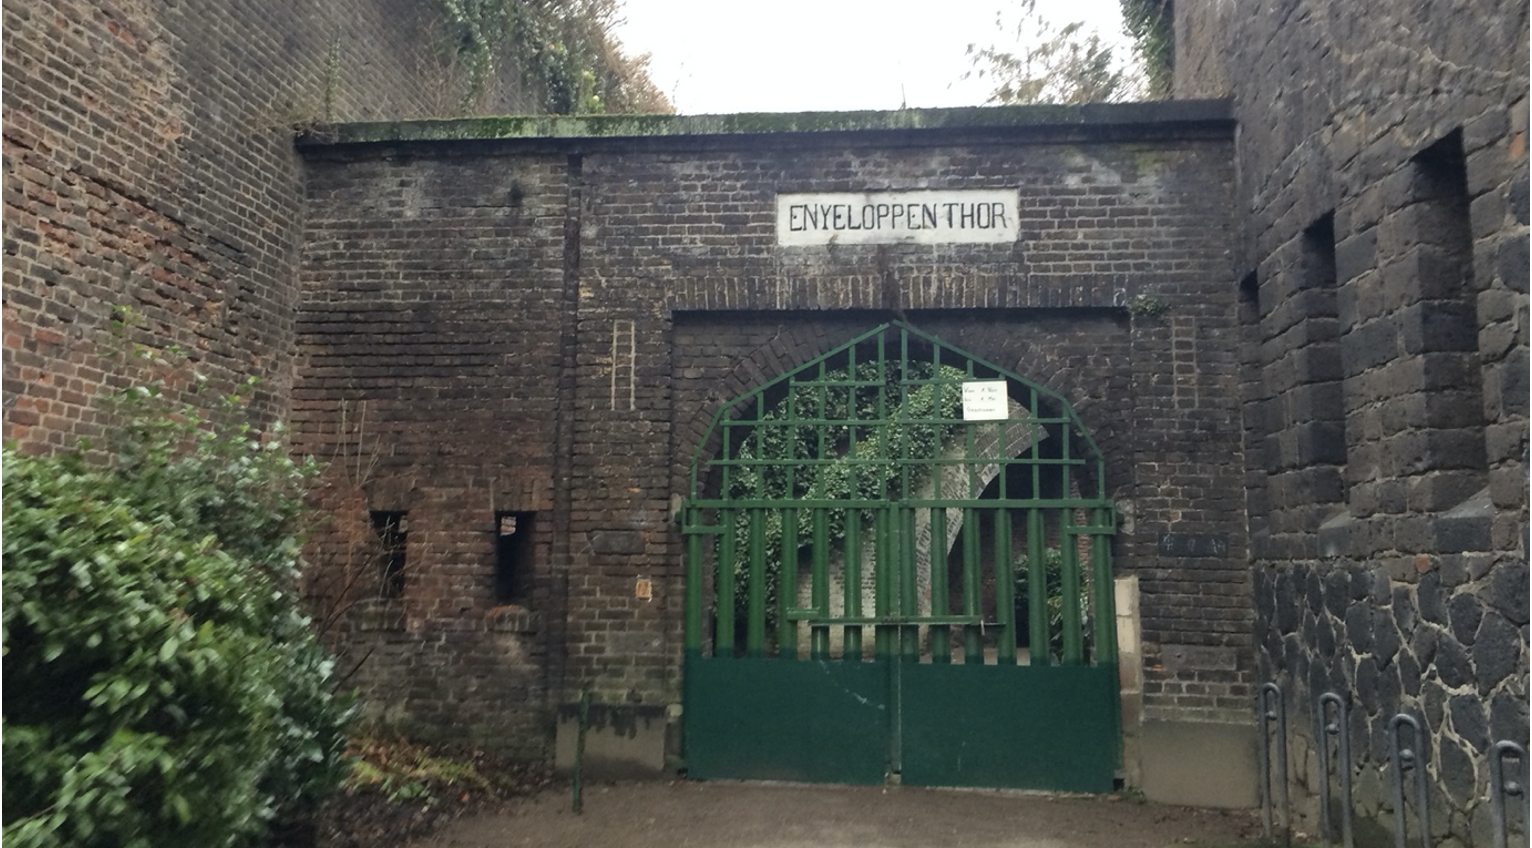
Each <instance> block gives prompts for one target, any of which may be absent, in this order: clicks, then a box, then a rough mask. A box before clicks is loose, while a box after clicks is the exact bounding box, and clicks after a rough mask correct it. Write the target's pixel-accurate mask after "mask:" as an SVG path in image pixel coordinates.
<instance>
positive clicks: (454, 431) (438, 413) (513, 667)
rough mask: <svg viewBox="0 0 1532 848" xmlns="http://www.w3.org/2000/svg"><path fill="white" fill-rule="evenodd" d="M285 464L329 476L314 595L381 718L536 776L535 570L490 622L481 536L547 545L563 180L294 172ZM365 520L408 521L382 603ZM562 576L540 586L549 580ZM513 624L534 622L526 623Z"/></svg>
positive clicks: (562, 160)
mask: <svg viewBox="0 0 1532 848" xmlns="http://www.w3.org/2000/svg"><path fill="white" fill-rule="evenodd" d="M308 171H309V180H308V191H307V198H308V207H309V208H308V215H307V222H306V229H305V234H304V239H303V241H304V248H303V257H302V262H303V292H302V302H301V309H300V312H299V320H298V331H297V334H298V339H297V359H298V362H297V369H298V374H299V377H298V380H297V384H296V385H295V387H294V389H293V396H292V415H291V418H292V422H293V432H294V446H295V448H296V449H298V450H300V451H302V452H305V453H309V454H312V455H314V456H316V457H318V458H319V459H321V460H322V461H324V462H326V463H328V474H327V477H326V480H325V484H326V485H325V487H324V490H323V492H322V496H321V505H322V507H323V511H324V512H325V513H326V514H329V515H331V516H333V517H332V519H331V520H330V521H329V523H328V524H327V525H325V526H324V527H322V528H320V530H319V532H317V533H316V534H315V545H314V548H313V551H312V553H313V557H312V558H313V560H314V561H315V563H316V569H315V572H314V580H315V585H314V587H313V588H314V590H315V593H316V594H317V595H319V596H321V597H322V598H323V601H322V606H324V607H325V608H327V609H330V610H332V611H334V612H336V613H337V614H338V622H337V632H336V633H334V634H333V635H334V636H335V637H336V638H337V640H338V644H339V645H341V646H342V647H343V648H344V658H345V661H346V665H347V666H348V667H349V666H356V672H355V677H354V678H353V679H354V680H355V681H356V682H357V684H358V685H359V686H361V688H362V689H363V691H364V692H366V693H368V694H369V695H371V696H372V697H370V698H369V699H368V702H369V706H370V708H372V709H374V710H375V711H376V712H377V714H378V715H380V716H382V717H386V718H390V719H393V720H395V721H397V722H398V723H400V724H406V723H407V724H408V725H409V726H410V727H412V728H414V729H416V730H417V731H419V732H422V733H424V734H427V735H429V734H431V733H432V732H433V731H434V732H435V733H436V734H437V735H440V734H442V733H443V732H446V731H449V730H450V732H451V733H452V734H454V735H457V736H460V737H462V736H469V737H476V738H480V739H484V740H491V739H494V740H497V741H498V744H499V745H500V746H501V747H505V748H510V749H515V748H516V747H517V746H518V745H521V746H525V747H524V748H523V750H524V752H525V753H526V754H528V755H529V756H532V757H540V756H542V754H543V749H542V744H543V743H542V738H543V737H544V736H545V735H546V733H545V731H546V728H544V727H542V726H540V725H538V724H537V723H538V722H540V721H541V720H542V716H541V715H540V714H539V713H538V712H537V710H536V709H532V710H528V709H526V708H525V707H526V705H528V704H532V705H541V704H542V703H543V702H544V701H545V698H544V697H543V692H544V690H545V686H546V682H545V679H544V674H545V662H544V659H543V658H544V656H545V652H546V645H547V641H548V638H549V636H550V634H551V633H554V634H556V633H561V632H562V630H561V622H560V619H559V617H558V616H557V615H556V614H555V615H550V614H549V611H550V609H552V608H553V607H552V604H553V603H554V600H555V596H561V593H562V592H563V591H564V588H565V587H564V585H563V583H562V582H555V576H554V574H553V572H551V571H548V570H546V569H540V570H539V571H538V572H537V574H536V582H535V584H534V586H533V592H532V595H531V597H530V599H529V600H528V601H527V602H526V603H525V604H523V605H521V606H520V607H518V608H516V609H508V608H506V607H505V606H504V605H502V604H499V603H498V602H497V600H496V593H495V584H494V550H495V539H496V525H495V515H496V513H498V512H515V513H526V512H531V513H536V514H537V516H538V519H539V520H537V521H536V522H534V526H533V530H532V532H533V533H534V534H535V535H536V538H535V540H534V550H535V560H536V561H538V562H540V563H547V562H548V561H549V558H550V553H551V551H552V549H553V544H554V541H553V540H554V539H555V538H557V537H558V529H557V528H556V527H555V525H554V524H553V523H552V522H551V510H552V509H553V505H554V503H555V500H556V499H557V497H558V494H557V492H558V490H559V489H561V488H564V487H567V483H565V482H563V481H565V480H567V474H564V473H560V472H559V470H558V466H557V464H556V462H555V460H554V456H555V445H556V444H557V440H558V438H559V436H558V432H557V428H558V422H559V421H560V420H561V414H560V410H559V407H558V402H559V378H560V373H561V369H562V367H563V353H562V350H561V347H560V337H561V332H562V320H563V318H562V316H563V314H564V312H565V304H564V299H563V291H564V276H565V270H564V260H565V244H564V243H565V236H566V233H565V225H566V212H567V195H568V182H569V177H568V174H567V159H566V157H564V156H562V155H538V154H529V155H524V156H518V157H508V156H504V155H501V154H489V155H485V156H466V155H463V156H450V155H449V156H440V157H438V156H431V157H422V158H415V157H400V158H394V157H381V158H373V159H368V160H365V161H347V160H344V159H341V160H334V161H331V160H326V159H324V158H322V157H317V156H313V155H311V157H310V164H309V169H308ZM369 510H386V511H402V512H406V513H407V514H408V520H409V536H408V544H407V555H406V556H407V558H406V564H405V570H404V578H403V579H404V591H403V593H402V594H401V595H400V596H399V597H397V598H381V597H379V595H380V586H381V583H380V576H379V575H380V570H379V569H380V566H379V561H378V558H377V556H378V553H379V550H378V542H377V539H376V537H375V535H374V534H373V532H372V528H371V527H370V526H368V525H367V524H366V520H365V519H366V515H367V512H368V511H369ZM562 577H563V575H558V578H559V580H561V579H562ZM527 610H531V611H534V613H535V615H529V614H528V613H527Z"/></svg>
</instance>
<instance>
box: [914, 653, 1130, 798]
mask: <svg viewBox="0 0 1532 848" xmlns="http://www.w3.org/2000/svg"><path fill="white" fill-rule="evenodd" d="M900 672H901V676H902V678H903V684H904V685H903V686H902V701H901V703H900V715H901V718H902V725H903V726H902V728H901V734H900V735H901V742H902V751H903V756H904V763H903V766H904V767H903V771H902V774H901V776H900V777H901V782H902V783H905V784H910V785H918V786H983V787H1009V788H1017V789H1052V790H1060V791H1065V792H1111V791H1112V788H1113V787H1112V780H1113V777H1114V776H1115V772H1116V768H1117V760H1118V741H1117V740H1118V734H1117V732H1116V729H1117V724H1118V716H1117V709H1118V707H1117V669H1115V668H1110V667H1090V666H1053V667H1041V668H1040V667H1033V666H1004V665H982V666H976V665H924V664H913V663H910V664H906V665H905V666H904V667H903V668H902V669H901V670H900Z"/></svg>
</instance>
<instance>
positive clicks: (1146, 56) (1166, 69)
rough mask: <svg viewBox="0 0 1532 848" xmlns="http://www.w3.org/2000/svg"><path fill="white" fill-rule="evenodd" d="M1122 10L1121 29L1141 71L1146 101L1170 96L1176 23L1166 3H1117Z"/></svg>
mask: <svg viewBox="0 0 1532 848" xmlns="http://www.w3.org/2000/svg"><path fill="white" fill-rule="evenodd" d="M1118 2H1119V4H1120V6H1121V8H1122V26H1123V29H1124V30H1126V31H1127V33H1128V35H1129V36H1131V37H1132V39H1133V46H1134V49H1135V50H1136V51H1137V53H1138V56H1139V59H1140V60H1142V62H1143V68H1144V89H1145V92H1146V94H1147V96H1148V97H1151V98H1155V99H1159V98H1166V97H1169V96H1170V95H1171V84H1172V82H1173V71H1174V69H1175V52H1176V45H1175V36H1176V33H1175V21H1173V20H1172V19H1171V14H1170V3H1169V2H1168V0H1118Z"/></svg>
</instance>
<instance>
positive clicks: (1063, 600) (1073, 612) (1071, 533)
mask: <svg viewBox="0 0 1532 848" xmlns="http://www.w3.org/2000/svg"><path fill="white" fill-rule="evenodd" d="M1064 467H1065V468H1067V467H1068V466H1064ZM1059 521H1060V524H1061V527H1060V529H1059V553H1060V554H1061V555H1062V559H1063V567H1062V568H1061V569H1060V571H1061V580H1060V582H1061V583H1062V584H1063V585H1062V586H1061V587H1060V591H1059V594H1060V599H1059V604H1060V606H1061V608H1062V609H1061V610H1060V619H1061V621H1062V623H1061V625H1060V626H1061V627H1062V628H1063V630H1064V644H1063V664H1064V665H1079V664H1080V661H1081V658H1082V655H1083V653H1084V651H1083V648H1082V645H1081V643H1082V641H1083V640H1082V639H1081V630H1082V629H1083V626H1082V624H1081V622H1080V544H1079V540H1080V537H1079V535H1078V534H1077V533H1075V511H1074V509H1073V508H1070V507H1066V508H1064V509H1061V510H1059Z"/></svg>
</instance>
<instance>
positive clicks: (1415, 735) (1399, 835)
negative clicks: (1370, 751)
mask: <svg viewBox="0 0 1532 848" xmlns="http://www.w3.org/2000/svg"><path fill="white" fill-rule="evenodd" d="M1402 727H1408V728H1409V729H1410V742H1409V745H1404V744H1401V743H1400V741H1399V729H1400V728H1402ZM1424 742H1425V736H1423V735H1422V734H1421V732H1420V722H1418V721H1416V720H1415V717H1414V716H1412V715H1410V714H1408V713H1399V714H1398V715H1396V716H1394V717H1393V718H1391V719H1389V720H1388V776H1389V789H1390V790H1392V792H1393V797H1394V846H1395V848H1405V846H1406V845H1408V844H1409V817H1408V816H1407V815H1406V810H1405V806H1406V804H1405V800H1404V772H1405V771H1406V770H1407V769H1412V770H1413V772H1412V773H1413V775H1414V777H1415V799H1414V800H1415V823H1416V825H1418V826H1419V830H1420V845H1421V848H1431V814H1430V810H1429V809H1428V808H1427V804H1428V803H1429V802H1430V796H1429V795H1428V794H1427V793H1428V792H1429V791H1430V790H1429V788H1428V787H1427V785H1426V770H1425V766H1426V758H1425V746H1424V744H1423V743H1424Z"/></svg>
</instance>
